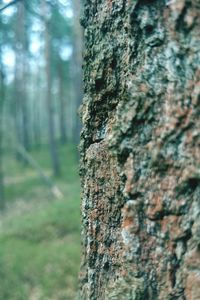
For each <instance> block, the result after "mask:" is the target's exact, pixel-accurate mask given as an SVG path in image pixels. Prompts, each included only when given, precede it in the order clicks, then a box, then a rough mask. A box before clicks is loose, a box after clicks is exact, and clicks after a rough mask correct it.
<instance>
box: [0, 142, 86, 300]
mask: <svg viewBox="0 0 200 300" xmlns="http://www.w3.org/2000/svg"><path fill="white" fill-rule="evenodd" d="M31 155H32V156H33V157H34V159H35V160H36V161H37V162H38V163H39V164H40V166H41V167H42V169H43V170H44V171H45V173H46V174H47V175H50V174H51V164H50V158H49V153H48V149H47V147H42V148H40V149H37V150H34V151H32V152H31ZM59 156H60V161H61V164H62V176H61V177H60V178H58V179H53V180H54V181H55V183H56V185H57V186H58V187H59V189H60V190H61V191H62V193H63V194H64V198H63V199H55V198H54V197H53V196H52V195H51V193H50V191H49V188H48V187H47V186H45V185H44V183H43V182H42V181H41V179H40V178H39V177H38V174H37V172H35V170H33V169H32V168H31V167H30V166H28V165H27V166H24V165H22V164H20V163H19V162H17V161H16V160H15V159H14V156H13V157H12V156H11V154H9V153H8V154H6V156H5V159H4V169H5V186H6V188H5V193H6V201H7V208H6V210H5V212H4V213H3V214H1V215H0V278H1V282H0V299H2V300H71V299H74V298H75V294H76V291H77V278H78V271H79V265H80V186H79V178H78V164H77V161H76V150H75V147H74V146H62V147H60V149H59Z"/></svg>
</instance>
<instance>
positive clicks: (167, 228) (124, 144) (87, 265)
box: [80, 0, 200, 300]
mask: <svg viewBox="0 0 200 300" xmlns="http://www.w3.org/2000/svg"><path fill="white" fill-rule="evenodd" d="M82 24H83V25H84V27H85V38H86V53H85V67H84V81H85V101H84V104H83V107H82V121H83V130H82V140H81V175H82V195H83V196H82V215H83V220H82V222H83V260H82V269H81V274H80V282H81V290H80V299H81V300H84V299H87V300H89V299H92V300H97V299H98V300H101V299H105V300H109V299H113V300H114V299H116V300H123V299H124V300H128V299H130V300H131V299H132V300H167V299H171V300H176V299H178V300H198V299H200V275H199V274H200V85H199V83H200V68H199V66H200V56H199V53H200V43H199V28H200V3H199V1H198V0H180V1H179V0H177V1H164V0H157V1H156V0H148V1H147V0H135V1H124V0H112V1H110V0H102V1H89V0H86V1H85V15H84V18H83V19H82Z"/></svg>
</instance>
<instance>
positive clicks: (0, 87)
mask: <svg viewBox="0 0 200 300" xmlns="http://www.w3.org/2000/svg"><path fill="white" fill-rule="evenodd" d="M1 51H2V50H1V46H0V210H3V209H4V208H5V196H4V183H3V177H4V176H3V146H2V141H3V103H4V99H5V85H4V70H3V64H2V52H1Z"/></svg>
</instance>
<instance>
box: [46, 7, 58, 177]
mask: <svg viewBox="0 0 200 300" xmlns="http://www.w3.org/2000/svg"><path fill="white" fill-rule="evenodd" d="M46 5H47V4H46V3H45V2H44V12H46ZM44 15H45V14H44ZM45 59H46V80H47V92H46V105H47V114H48V130H49V147H50V154H51V160H52V168H53V173H54V175H55V176H59V174H60V163H59V159H58V153H57V147H56V139H55V125H54V111H53V99H52V92H51V87H52V75H51V41H50V34H49V21H48V20H47V19H46V21H45Z"/></svg>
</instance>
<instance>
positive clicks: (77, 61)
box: [72, 0, 83, 144]
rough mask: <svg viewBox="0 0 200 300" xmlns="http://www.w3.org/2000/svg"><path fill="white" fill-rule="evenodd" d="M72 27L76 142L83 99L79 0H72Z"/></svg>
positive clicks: (74, 129)
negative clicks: (79, 110)
mask: <svg viewBox="0 0 200 300" xmlns="http://www.w3.org/2000/svg"><path fill="white" fill-rule="evenodd" d="M72 5H73V13H74V27H73V54H72V64H73V65H72V73H73V74H72V83H73V90H74V98H75V99H74V100H75V101H74V104H75V116H76V118H75V123H74V128H73V140H74V142H75V143H76V144H78V143H79V142H80V130H81V123H80V118H79V115H78V108H79V106H80V104H81V102H82V100H83V83H82V50H83V31H82V28H81V25H80V14H81V1H80V0H73V1H72Z"/></svg>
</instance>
